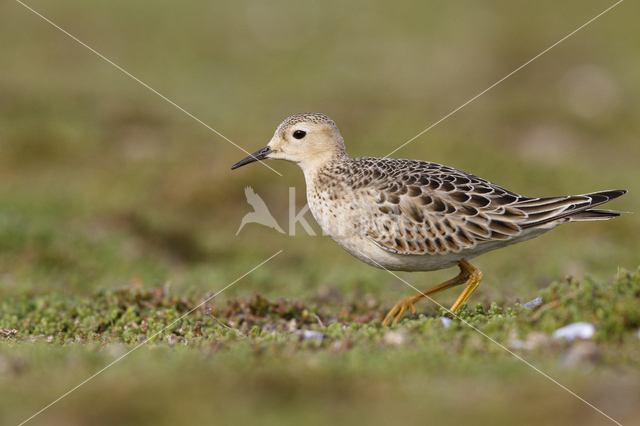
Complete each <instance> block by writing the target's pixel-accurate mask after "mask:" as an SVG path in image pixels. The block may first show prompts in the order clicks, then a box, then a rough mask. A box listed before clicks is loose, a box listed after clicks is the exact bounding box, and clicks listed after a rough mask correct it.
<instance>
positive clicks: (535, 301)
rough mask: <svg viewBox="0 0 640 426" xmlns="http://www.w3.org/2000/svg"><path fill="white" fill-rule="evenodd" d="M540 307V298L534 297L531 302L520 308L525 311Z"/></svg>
mask: <svg viewBox="0 0 640 426" xmlns="http://www.w3.org/2000/svg"><path fill="white" fill-rule="evenodd" d="M540 305H542V297H536V298H535V299H533V300H532V301H531V302H528V303H525V304H524V305H522V307H523V308H525V309H533V308H535V307H536V306H540Z"/></svg>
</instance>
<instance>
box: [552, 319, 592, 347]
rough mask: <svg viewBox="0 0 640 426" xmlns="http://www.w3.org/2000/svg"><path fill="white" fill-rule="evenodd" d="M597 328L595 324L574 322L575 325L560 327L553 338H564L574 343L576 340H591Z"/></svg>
mask: <svg viewBox="0 0 640 426" xmlns="http://www.w3.org/2000/svg"><path fill="white" fill-rule="evenodd" d="M595 331H596V328H595V327H594V326H593V324H590V323H588V322H574V323H573V324H569V325H565V326H564V327H560V328H559V329H557V330H556V331H554V332H553V334H552V335H551V337H553V338H554V339H562V338H563V337H564V338H565V339H567V340H568V341H570V342H571V341H573V340H574V339H576V338H580V339H591V338H592V337H593V333H594V332H595Z"/></svg>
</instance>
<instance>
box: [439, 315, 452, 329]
mask: <svg viewBox="0 0 640 426" xmlns="http://www.w3.org/2000/svg"><path fill="white" fill-rule="evenodd" d="M440 321H442V325H444V328H449V326H450V325H451V320H450V319H449V318H447V317H440Z"/></svg>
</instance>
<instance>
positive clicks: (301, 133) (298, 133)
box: [293, 130, 307, 139]
mask: <svg viewBox="0 0 640 426" xmlns="http://www.w3.org/2000/svg"><path fill="white" fill-rule="evenodd" d="M305 136H307V132H305V131H303V130H296V131H295V132H293V137H294V138H296V139H302V138H304V137H305Z"/></svg>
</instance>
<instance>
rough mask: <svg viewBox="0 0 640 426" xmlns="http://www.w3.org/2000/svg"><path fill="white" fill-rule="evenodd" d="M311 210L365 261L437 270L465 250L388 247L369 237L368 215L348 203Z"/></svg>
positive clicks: (329, 231) (455, 260) (333, 236)
mask: <svg viewBox="0 0 640 426" xmlns="http://www.w3.org/2000/svg"><path fill="white" fill-rule="evenodd" d="M309 206H310V210H311V212H312V214H313V216H314V218H315V219H316V221H317V222H318V224H319V225H320V227H321V228H322V230H323V231H324V232H325V234H327V235H329V236H330V237H331V239H333V240H334V241H335V242H336V243H338V245H339V246H340V247H342V248H343V249H345V250H346V251H347V252H348V253H350V254H351V255H352V256H354V257H356V258H357V259H359V260H361V261H362V262H364V263H366V264H368V265H371V266H374V267H376V268H380V269H388V270H390V271H435V270H438V269H446V268H451V267H453V266H456V265H457V264H458V261H460V259H462V258H471V257H475V256H473V255H472V256H465V255H464V254H462V253H453V252H450V253H442V254H424V255H407V254H398V253H393V252H391V251H388V250H385V249H383V248H381V247H380V246H378V245H377V244H376V243H374V242H373V241H371V240H370V239H369V238H368V237H367V230H368V228H367V224H366V218H367V215H363V214H357V213H356V211H357V210H351V209H350V208H349V206H348V205H338V204H333V205H332V204H328V203H327V204H322V205H317V204H316V205H314V203H312V202H310V203H309ZM361 213H362V212H361Z"/></svg>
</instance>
